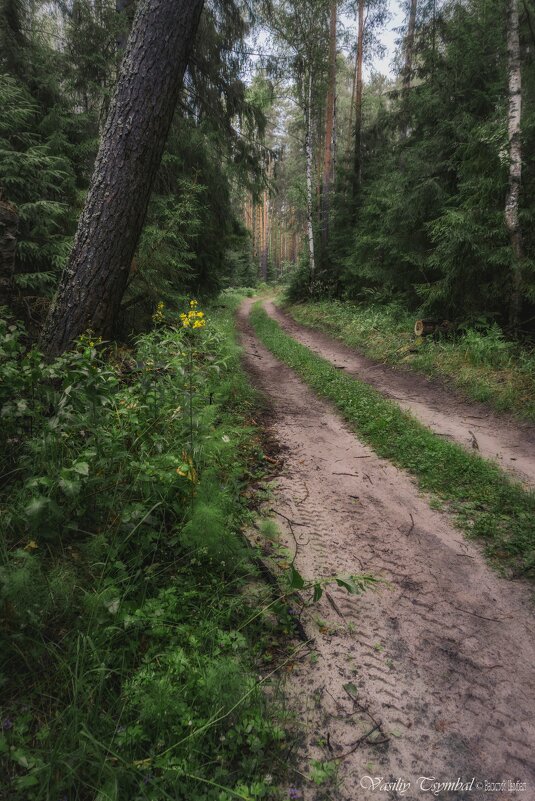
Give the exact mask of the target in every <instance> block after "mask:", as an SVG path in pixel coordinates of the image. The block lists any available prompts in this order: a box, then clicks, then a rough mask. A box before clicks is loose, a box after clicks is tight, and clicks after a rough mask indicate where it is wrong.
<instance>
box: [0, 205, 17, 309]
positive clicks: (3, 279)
mask: <svg viewBox="0 0 535 801" xmlns="http://www.w3.org/2000/svg"><path fill="white" fill-rule="evenodd" d="M18 227H19V216H18V214H17V212H16V210H15V208H14V207H13V206H12V205H11V204H10V203H6V202H5V201H3V200H0V306H3V305H7V306H9V305H11V301H12V299H13V295H14V280H13V278H14V275H15V254H16V250H17V232H18Z"/></svg>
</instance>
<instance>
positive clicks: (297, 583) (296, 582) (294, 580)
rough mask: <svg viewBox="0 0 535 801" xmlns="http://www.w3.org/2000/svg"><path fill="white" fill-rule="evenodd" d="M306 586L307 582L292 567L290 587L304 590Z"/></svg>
mask: <svg viewBox="0 0 535 801" xmlns="http://www.w3.org/2000/svg"><path fill="white" fill-rule="evenodd" d="M304 586H305V580H304V578H303V576H302V575H301V573H299V571H298V570H297V569H296V568H295V567H294V565H292V566H291V567H290V587H292V589H294V590H302V589H303V587H304Z"/></svg>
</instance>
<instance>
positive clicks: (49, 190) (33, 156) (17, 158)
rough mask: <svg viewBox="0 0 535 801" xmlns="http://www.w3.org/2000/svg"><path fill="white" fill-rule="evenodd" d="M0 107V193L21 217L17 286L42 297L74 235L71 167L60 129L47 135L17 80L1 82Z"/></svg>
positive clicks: (37, 110) (35, 105)
mask: <svg viewBox="0 0 535 801" xmlns="http://www.w3.org/2000/svg"><path fill="white" fill-rule="evenodd" d="M0 105H1V106H2V109H3V113H2V118H1V121H0V187H1V188H2V191H3V193H4V196H5V197H6V199H8V200H9V201H10V202H12V203H14V204H15V205H16V207H17V211H18V214H19V217H20V225H19V234H18V244H17V247H18V250H17V269H16V282H17V283H18V285H19V286H20V287H21V289H23V290H24V291H25V292H31V291H34V292H36V293H40V294H47V292H48V291H49V287H50V286H52V287H53V286H54V285H55V281H56V280H57V276H58V275H59V271H60V270H61V268H62V266H63V264H64V262H65V258H66V255H67V252H68V246H69V242H70V236H71V234H72V232H73V226H74V215H73V208H72V204H73V203H74V202H75V195H76V193H75V184H76V179H75V174H74V165H73V163H72V161H71V160H70V158H69V154H68V153H66V152H65V149H64V148H63V152H62V141H61V140H62V132H61V129H58V128H55V129H54V130H53V131H48V130H47V127H48V126H47V124H46V123H47V121H46V114H45V113H44V112H43V109H42V108H40V106H39V104H38V103H37V102H36V101H35V100H34V98H32V96H31V94H30V93H29V91H28V90H27V89H26V88H25V87H24V86H23V85H22V84H21V83H20V82H19V81H18V80H17V79H16V78H13V77H10V76H9V75H2V76H0ZM56 122H57V123H58V124H59V125H60V126H61V125H64V126H65V125H66V121H65V118H62V119H59V120H57V121H56Z"/></svg>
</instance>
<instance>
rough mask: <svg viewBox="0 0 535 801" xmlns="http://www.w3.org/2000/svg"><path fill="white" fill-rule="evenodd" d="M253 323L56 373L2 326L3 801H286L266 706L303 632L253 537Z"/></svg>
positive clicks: (90, 356) (220, 319) (228, 308)
mask: <svg viewBox="0 0 535 801" xmlns="http://www.w3.org/2000/svg"><path fill="white" fill-rule="evenodd" d="M238 302H239V296H238V295H236V294H225V295H223V296H222V299H220V300H219V301H218V306H217V308H216V309H207V311H206V315H205V314H204V313H203V311H202V310H201V309H200V307H199V306H198V305H197V304H196V303H195V301H192V302H191V304H188V303H187V302H186V303H185V306H184V309H180V308H179V309H178V310H177V311H176V312H174V313H173V314H167V312H166V310H165V307H164V306H163V304H160V305H159V306H158V307H157V309H156V311H155V313H154V324H155V327H154V330H153V331H151V332H150V333H148V334H145V335H143V336H140V337H139V338H138V339H137V342H136V345H135V347H133V348H132V349H126V348H122V347H121V348H120V347H117V346H114V345H109V344H106V343H103V342H100V340H99V339H97V338H92V337H91V335H86V336H83V337H82V338H81V339H79V340H78V342H77V344H76V346H75V348H74V349H73V350H72V351H70V352H68V353H66V354H65V355H63V356H61V357H59V358H56V359H55V360H54V361H52V362H47V361H45V360H44V359H43V358H42V356H41V354H40V353H39V352H38V350H36V349H35V348H28V347H27V346H26V341H25V334H24V331H23V329H22V327H21V326H20V325H19V324H17V323H14V322H12V321H11V320H9V319H8V318H3V319H2V322H1V328H0V387H1V388H2V389H1V390H0V392H1V396H0V408H1V414H2V427H1V435H0V436H1V446H0V452H1V454H2V456H1V487H0V513H1V516H2V530H3V537H2V541H1V546H0V547H1V551H0V560H1V561H0V617H1V632H2V633H1V645H0V653H1V667H0V679H1V690H0V692H1V696H0V710H1V712H0V721H1V729H0V759H1V760H2V762H3V765H2V769H1V771H2V776H3V781H2V785H3V789H2V790H1V791H0V797H1V798H5V799H9V801H45V799H47V800H48V799H60V800H61V801H64V800H65V801H66V800H67V799H68V801H75V799H90V798H91V799H95V800H96V799H98V801H112V800H115V799H125V798H129V799H132V801H134V799H139V800H140V801H141V800H143V801H148V799H151V801H156V799H157V800H158V801H159V800H160V799H162V801H163V799H169V798H173V799H187V801H195V799H203V800H204V799H217V801H230V799H234V798H242V799H257V798H263V799H265V798H280V797H281V796H280V793H281V791H280V790H277V785H278V786H280V785H279V783H278V781H277V775H275V776H274V775H273V774H274V773H275V774H276V772H277V770H279V769H278V768H277V765H278V762H277V755H282V754H283V753H284V749H285V748H286V747H287V745H286V742H285V733H284V731H283V728H282V727H281V719H282V718H281V717H280V709H278V706H277V703H276V698H275V697H272V698H271V699H270V709H269V712H268V711H267V709H266V701H265V697H264V693H263V692H262V691H261V688H262V684H263V683H264V682H265V681H266V682H267V683H268V684H269V683H270V675H271V674H272V672H273V670H274V669H275V668H277V666H278V665H280V664H281V663H283V662H284V649H283V648H282V647H281V645H280V633H281V632H283V631H284V632H287V630H288V629H287V621H288V617H287V615H286V616H285V613H284V610H283V608H282V604H279V605H277V604H273V597H272V596H271V595H270V593H269V589H268V588H267V585H266V584H265V583H264V581H263V580H261V579H260V577H259V576H258V571H257V568H256V567H255V564H254V560H253V559H252V556H251V554H252V552H251V551H250V550H248V549H247V547H246V546H245V544H244V540H243V539H242V536H241V534H240V532H241V530H242V528H243V526H244V525H245V524H246V523H247V522H248V521H249V520H250V518H251V514H252V512H251V511H250V510H249V509H248V506H247V502H246V497H245V495H246V494H245V488H246V486H247V483H248V482H249V481H250V480H251V477H252V476H255V477H258V475H260V474H261V473H262V469H263V468H262V464H263V460H262V457H263V454H262V451H261V445H260V443H259V441H258V438H257V436H256V435H255V432H254V426H253V424H252V423H251V409H252V405H253V401H254V397H253V395H252V390H251V388H250V385H249V384H248V383H247V380H246V378H245V376H244V374H243V373H242V371H241V369H240V365H239V356H238V349H237V347H236V345H235V343H234V334H233V310H234V308H235V306H236V304H237V303H238ZM179 312H182V317H180V316H179ZM264 605H266V606H267V605H269V607H270V609H269V615H267V614H263V613H262V611H261V610H262V609H263V607H264ZM278 612H280V615H279V614H277V613H278ZM285 621H286V622H285ZM286 639H287V638H286ZM281 762H284V759H283V758H282V756H281Z"/></svg>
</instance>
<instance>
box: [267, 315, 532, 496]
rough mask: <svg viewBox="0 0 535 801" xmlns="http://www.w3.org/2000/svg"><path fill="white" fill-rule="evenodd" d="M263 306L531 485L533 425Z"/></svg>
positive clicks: (332, 357) (315, 347)
mask: <svg viewBox="0 0 535 801" xmlns="http://www.w3.org/2000/svg"><path fill="white" fill-rule="evenodd" d="M264 308H265V310H266V312H267V313H268V314H269V316H270V317H272V318H273V319H274V320H276V321H277V322H278V323H279V325H280V326H281V327H282V328H283V329H284V330H285V331H286V332H287V333H288V334H290V335H291V336H292V337H293V338H294V339H296V340H297V341H298V342H300V343H301V344H302V345H306V346H307V348H310V350H312V351H313V352H314V353H316V354H318V356H322V357H323V358H324V359H327V361H330V362H331V363H332V364H334V365H336V366H337V367H339V368H340V369H343V370H345V371H346V372H347V373H348V374H349V375H354V376H355V377H356V378H359V379H360V380H361V381H364V382H366V383H367V384H370V385H371V386H373V387H375V389H377V390H379V392H381V393H382V394H383V395H385V396H386V397H387V398H389V399H390V400H392V401H393V402H394V403H397V404H398V405H399V406H400V407H401V408H402V409H404V410H405V411H409V412H411V414H413V415H414V417H416V418H417V419H418V420H419V421H420V422H421V423H423V424H424V425H425V426H427V427H428V428H430V429H431V430H432V431H434V432H435V433H436V434H438V435H439V436H441V437H445V438H446V439H449V440H451V441H453V442H457V443H458V444H459V445H462V446H463V447H464V448H467V449H468V450H473V449H476V450H477V451H478V452H479V453H480V455H481V456H483V457H484V458H486V459H492V460H494V461H496V462H497V463H498V464H499V465H500V467H501V468H502V469H504V470H506V471H507V472H508V473H510V474H511V475H513V476H514V477H515V478H517V479H519V480H520V481H522V482H523V483H524V484H526V485H527V486H530V487H535V427H534V426H532V425H530V424H528V423H522V422H519V421H514V420H512V419H510V418H508V417H506V416H505V415H499V414H495V413H494V412H492V411H491V410H490V409H489V408H488V407H486V406H484V405H483V404H479V403H471V402H469V401H466V400H464V399H463V398H461V397H460V396H459V395H457V394H455V393H454V392H452V391H451V390H449V389H446V388H445V387H443V386H441V385H440V384H439V383H438V382H437V381H433V380H431V379H429V378H426V377H425V376H423V375H421V374H420V373H415V372H410V371H408V370H396V369H394V368H392V367H389V366H388V365H384V364H377V363H376V362H372V361H371V360H370V359H368V358H366V357H365V356H363V355H362V354H360V353H358V352H357V351H355V350H352V349H351V348H349V347H347V346H346V345H344V344H343V343H341V342H339V341H338V340H336V339H333V338H332V337H329V336H327V335H326V334H323V333H321V332H319V331H316V330H315V329H312V328H307V327H306V326H304V325H301V324H300V323H297V322H296V321H295V320H293V319H292V318H291V317H290V316H289V315H287V314H285V313H284V312H283V311H282V310H281V309H279V308H278V306H276V305H275V303H274V302H273V301H272V300H268V301H266V302H265V303H264Z"/></svg>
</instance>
